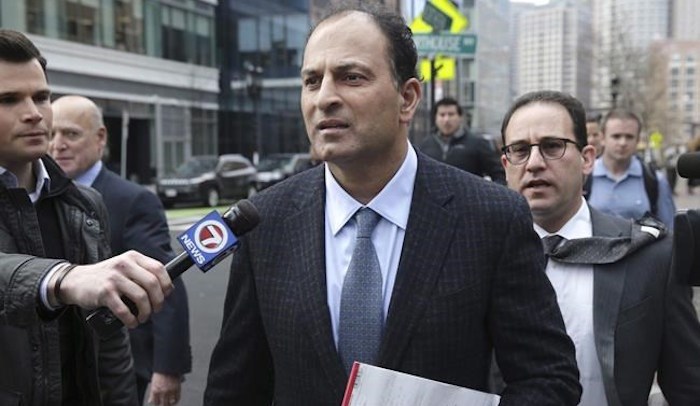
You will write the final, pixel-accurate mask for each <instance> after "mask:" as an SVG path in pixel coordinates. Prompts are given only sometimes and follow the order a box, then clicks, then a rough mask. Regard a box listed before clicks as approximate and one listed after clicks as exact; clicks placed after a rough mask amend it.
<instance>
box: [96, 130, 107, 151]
mask: <svg viewBox="0 0 700 406" xmlns="http://www.w3.org/2000/svg"><path fill="white" fill-rule="evenodd" d="M97 140H98V142H99V145H100V151H102V152H103V153H104V149H105V146H106V145H107V129H106V128H105V127H104V126H102V127H100V128H98V129H97Z"/></svg>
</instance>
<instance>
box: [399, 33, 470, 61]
mask: <svg viewBox="0 0 700 406" xmlns="http://www.w3.org/2000/svg"><path fill="white" fill-rule="evenodd" d="M413 41H415V43H416V49H417V50H418V53H419V54H421V55H428V54H448V55H457V56H471V55H474V53H476V35H475V34H439V35H437V34H415V35H414V36H413Z"/></svg>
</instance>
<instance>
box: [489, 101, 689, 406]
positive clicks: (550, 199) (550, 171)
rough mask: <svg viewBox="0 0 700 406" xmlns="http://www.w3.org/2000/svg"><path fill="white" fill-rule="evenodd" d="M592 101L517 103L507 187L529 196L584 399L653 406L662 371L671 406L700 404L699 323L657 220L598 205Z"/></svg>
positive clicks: (509, 125) (509, 117)
mask: <svg viewBox="0 0 700 406" xmlns="http://www.w3.org/2000/svg"><path fill="white" fill-rule="evenodd" d="M584 120H585V113H584V109H583V105H582V104H581V103H580V102H579V101H578V100H576V99H575V98H573V97H571V96H569V95H566V94H564V93H560V92H554V91H539V92H533V93H528V94H526V95H523V96H522V97H520V98H519V99H518V100H516V101H515V103H514V104H513V106H512V107H511V108H510V110H509V111H508V113H507V114H506V116H505V118H504V120H503V126H502V136H503V143H504V145H505V147H504V148H503V151H504V154H503V157H502V158H501V162H502V163H503V166H504V168H505V170H506V177H507V179H508V186H509V187H510V188H511V189H513V190H516V191H518V192H520V193H521V194H522V195H523V196H525V198H526V199H527V201H528V203H529V205H530V210H531V212H532V217H533V219H534V228H535V231H536V232H537V233H538V234H539V235H540V237H542V238H543V243H544V246H545V250H546V254H547V256H548V257H549V261H548V262H547V268H546V273H547V276H548V277H549V280H550V281H551V283H552V286H553V287H554V290H555V291H556V293H557V300H558V302H559V306H560V308H561V311H562V315H563V316H564V324H565V325H566V330H567V332H568V333H569V335H570V336H571V338H572V340H573V341H574V344H575V345H576V361H577V364H578V367H579V371H580V374H581V385H582V386H583V396H582V397H581V403H580V404H581V405H583V406H605V405H646V404H647V400H648V398H649V392H650V389H651V386H652V383H653V382H654V377H655V375H656V376H657V378H658V382H659V385H660V387H661V389H662V391H663V394H664V396H665V397H666V399H667V400H668V401H669V402H670V404H671V405H695V404H700V385H698V382H700V324H699V323H698V319H697V315H696V313H695V309H694V307H693V305H692V301H691V300H692V291H691V288H690V287H689V286H684V285H682V284H681V282H680V281H679V280H678V279H677V278H676V275H675V273H674V272H673V271H672V267H671V251H672V238H671V237H670V236H668V235H666V234H665V230H664V226H663V224H661V223H660V222H658V221H655V220H653V219H647V220H645V221H644V222H632V220H627V219H620V218H618V217H613V216H610V215H607V214H603V213H601V212H600V211H598V210H596V209H593V208H591V207H589V205H587V204H586V201H585V200H584V199H583V197H582V193H581V189H582V186H583V179H584V177H585V176H586V175H588V174H590V172H591V170H593V165H594V164H593V162H594V159H595V150H594V148H593V147H592V146H590V145H586V143H587V141H586V131H585V127H584Z"/></svg>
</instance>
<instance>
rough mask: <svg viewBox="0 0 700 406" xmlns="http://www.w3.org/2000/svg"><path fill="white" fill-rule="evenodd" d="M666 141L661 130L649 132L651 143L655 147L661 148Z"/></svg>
mask: <svg viewBox="0 0 700 406" xmlns="http://www.w3.org/2000/svg"><path fill="white" fill-rule="evenodd" d="M663 142H664V135H663V134H661V133H660V132H659V131H654V132H653V133H651V134H649V145H650V146H651V147H652V148H654V149H661V144H662V143H663Z"/></svg>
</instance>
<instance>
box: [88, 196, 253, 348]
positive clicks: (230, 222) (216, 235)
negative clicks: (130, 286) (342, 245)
mask: <svg viewBox="0 0 700 406" xmlns="http://www.w3.org/2000/svg"><path fill="white" fill-rule="evenodd" d="M210 218H211V219H210ZM217 218H219V219H221V220H223V221H224V223H225V225H226V226H228V228H230V230H228V229H226V227H225V226H224V225H223V224H221V222H220V221H217ZM259 222H260V215H259V214H258V210H257V209H256V208H255V206H254V205H253V203H251V202H250V201H248V200H245V199H243V200H240V201H238V203H236V204H235V205H233V206H231V207H230V208H229V209H228V210H226V212H225V213H224V214H223V216H220V217H219V216H218V214H217V213H216V212H212V213H210V214H209V215H207V216H206V217H205V218H204V219H202V220H200V221H199V222H197V223H196V224H195V225H194V226H192V227H191V228H190V229H188V230H187V231H186V232H185V233H183V234H182V235H181V236H180V237H178V240H180V242H181V244H183V247H185V251H183V252H182V253H180V254H179V255H178V256H176V257H175V258H173V259H172V260H170V261H169V262H168V263H167V264H165V269H166V271H167V272H168V275H170V279H171V280H172V279H175V278H177V277H179V276H180V275H181V274H182V273H183V272H185V271H186V270H188V269H190V268H191V267H192V265H197V266H198V267H199V268H200V269H201V270H202V271H205V272H206V271H207V270H209V269H210V268H211V267H213V266H214V265H216V264H217V263H219V262H220V261H221V260H222V259H224V258H225V257H227V256H228V254H230V253H231V252H233V250H234V248H235V247H236V246H237V245H238V240H237V238H236V237H240V236H242V235H244V234H245V233H247V232H248V231H250V230H252V229H253V228H255V226H257V225H258V223H259ZM193 234H199V235H202V236H204V237H205V238H206V239H205V240H204V241H196V242H195V241H192V238H191V236H192V235H193ZM188 251H189V252H188ZM193 257H194V259H193ZM122 301H124V303H125V304H126V305H127V306H128V307H129V310H131V312H132V313H133V314H134V315H138V309H137V307H136V305H135V304H134V302H132V301H131V300H129V298H127V297H124V296H122ZM85 320H86V321H87V322H88V324H90V326H92V328H93V329H94V330H95V332H96V333H97V335H98V336H99V337H101V338H103V339H104V338H108V337H110V336H111V335H112V334H114V333H116V332H117V331H118V330H119V329H120V328H121V327H122V326H123V325H124V324H123V323H122V322H121V320H119V319H118V318H117V317H116V316H114V314H112V311H111V310H109V308H108V307H100V308H98V309H95V310H93V311H92V312H91V313H90V314H89V315H88V316H87V318H86V319H85Z"/></svg>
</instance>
